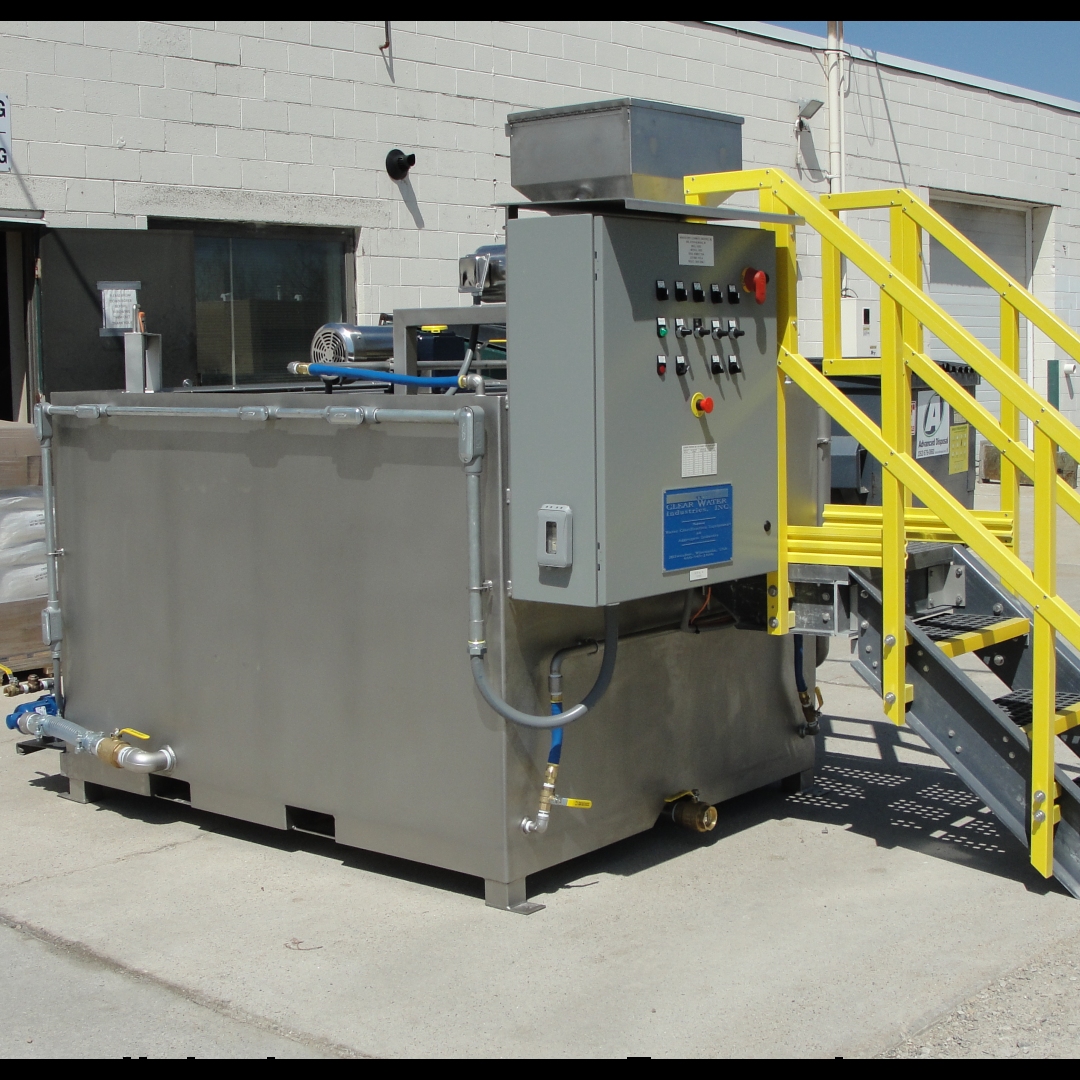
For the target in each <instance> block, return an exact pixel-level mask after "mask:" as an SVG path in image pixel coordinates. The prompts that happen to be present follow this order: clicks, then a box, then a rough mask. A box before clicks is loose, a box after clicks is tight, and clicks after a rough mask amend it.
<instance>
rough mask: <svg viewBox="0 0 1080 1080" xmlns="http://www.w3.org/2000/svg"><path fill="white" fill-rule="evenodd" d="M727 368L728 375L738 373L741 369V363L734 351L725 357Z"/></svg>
mask: <svg viewBox="0 0 1080 1080" xmlns="http://www.w3.org/2000/svg"><path fill="white" fill-rule="evenodd" d="M727 369H728V374H729V375H738V374H739V372H741V371H742V364H740V363H739V358H738V357H737V356H736V355H735V354H734V353H732V354H731V355H730V356H729V357H728V358H727Z"/></svg>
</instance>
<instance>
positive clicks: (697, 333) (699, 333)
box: [694, 319, 715, 338]
mask: <svg viewBox="0 0 1080 1080" xmlns="http://www.w3.org/2000/svg"><path fill="white" fill-rule="evenodd" d="M714 321H715V320H714ZM704 323H705V320H704V319H695V320H694V337H696V338H707V337H710V336H711V334H712V331H711V330H710V329H709V327H707V326H705V325H704Z"/></svg>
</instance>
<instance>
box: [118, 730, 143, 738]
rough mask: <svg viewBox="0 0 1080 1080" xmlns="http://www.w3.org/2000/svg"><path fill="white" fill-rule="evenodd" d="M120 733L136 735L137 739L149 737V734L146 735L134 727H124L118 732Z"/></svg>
mask: <svg viewBox="0 0 1080 1080" xmlns="http://www.w3.org/2000/svg"><path fill="white" fill-rule="evenodd" d="M118 734H120V735H134V736H135V738H136V739H149V738H150V736H149V735H144V734H143V733H142V732H141V731H136V730H135V729H134V728H129V727H122V728H121V729H120V731H119V732H118Z"/></svg>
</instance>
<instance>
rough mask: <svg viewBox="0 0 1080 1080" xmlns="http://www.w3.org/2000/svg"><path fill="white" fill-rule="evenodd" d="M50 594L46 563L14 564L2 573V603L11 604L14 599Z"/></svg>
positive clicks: (28, 598) (0, 585)
mask: <svg viewBox="0 0 1080 1080" xmlns="http://www.w3.org/2000/svg"><path fill="white" fill-rule="evenodd" d="M48 594H49V574H48V571H47V570H46V569H45V564H44V563H36V564H34V565H33V566H13V567H12V568H11V569H9V570H5V571H4V572H3V573H2V574H0V604H9V603H11V601H13V600H33V599H34V598H35V597H37V596H48Z"/></svg>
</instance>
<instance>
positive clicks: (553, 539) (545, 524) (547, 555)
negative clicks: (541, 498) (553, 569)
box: [536, 503, 574, 567]
mask: <svg viewBox="0 0 1080 1080" xmlns="http://www.w3.org/2000/svg"><path fill="white" fill-rule="evenodd" d="M536 561H537V563H538V564H539V565H540V566H564V567H565V566H571V565H572V564H573V562H574V515H573V511H571V509H570V507H569V506H562V505H560V504H559V503H544V505H543V506H541V507H540V511H539V513H538V514H537V529H536Z"/></svg>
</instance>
